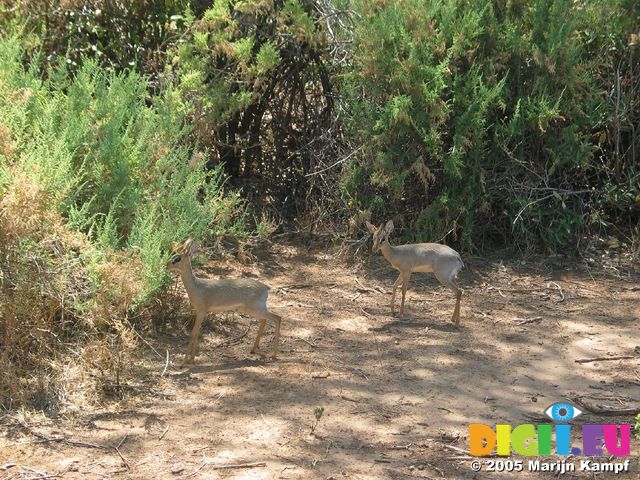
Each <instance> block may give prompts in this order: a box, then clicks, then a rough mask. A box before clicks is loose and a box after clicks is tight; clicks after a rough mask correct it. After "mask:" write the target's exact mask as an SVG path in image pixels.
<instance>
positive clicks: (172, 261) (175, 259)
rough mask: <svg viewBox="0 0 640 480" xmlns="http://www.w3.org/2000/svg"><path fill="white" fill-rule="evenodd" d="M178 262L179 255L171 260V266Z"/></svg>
mask: <svg viewBox="0 0 640 480" xmlns="http://www.w3.org/2000/svg"><path fill="white" fill-rule="evenodd" d="M179 261H180V255H178V256H177V257H176V258H174V259H173V260H171V264H172V265H175V264H176V263H178V262H179Z"/></svg>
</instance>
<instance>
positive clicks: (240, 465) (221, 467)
mask: <svg viewBox="0 0 640 480" xmlns="http://www.w3.org/2000/svg"><path fill="white" fill-rule="evenodd" d="M266 466H267V463H266V462H255V463H235V464H231V465H211V468H212V469H213V470H226V469H229V468H258V467H266Z"/></svg>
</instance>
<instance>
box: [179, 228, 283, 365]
mask: <svg viewBox="0 0 640 480" xmlns="http://www.w3.org/2000/svg"><path fill="white" fill-rule="evenodd" d="M193 250H194V247H193V242H192V240H191V239H189V240H187V241H186V242H185V243H184V244H183V245H182V246H179V247H178V248H176V249H174V252H175V255H174V256H173V258H172V259H171V260H170V261H169V263H168V264H167V267H168V268H169V270H170V271H172V272H177V273H179V274H180V276H181V277H182V282H183V283H184V288H185V290H186V291H187V295H188V296H189V301H190V302H191V306H192V307H193V308H194V310H195V311H196V321H195V324H194V325H193V330H192V331H191V338H190V339H189V347H188V348H187V353H186V356H185V360H184V362H183V364H186V363H191V362H193V360H194V358H195V356H196V350H197V345H198V335H199V333H200V327H201V326H202V321H203V320H204V318H205V317H206V316H207V313H209V312H224V311H229V310H237V311H240V312H242V313H246V314H248V315H251V316H253V317H255V318H257V319H258V320H259V321H260V326H259V327H258V336H257V337H256V341H255V343H254V344H253V348H252V349H251V353H255V352H256V350H257V349H258V347H259V346H260V337H262V333H263V332H264V327H265V325H266V324H267V320H272V321H273V322H274V323H275V326H276V333H275V339H274V344H273V353H272V355H271V356H272V357H273V358H276V355H277V354H278V346H279V342H280V320H281V318H280V316H278V315H276V314H274V313H271V312H270V311H269V310H268V309H267V296H268V295H269V287H268V286H267V285H265V284H263V283H260V282H258V281H256V280H251V279H208V278H198V277H196V276H195V275H194V274H193V270H192V268H191V255H192V254H193V253H194V251H193Z"/></svg>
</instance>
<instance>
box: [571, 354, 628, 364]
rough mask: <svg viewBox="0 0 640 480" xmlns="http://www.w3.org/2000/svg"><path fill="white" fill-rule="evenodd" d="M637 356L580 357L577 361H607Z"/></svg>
mask: <svg viewBox="0 0 640 480" xmlns="http://www.w3.org/2000/svg"><path fill="white" fill-rule="evenodd" d="M631 358H636V356H635V355H611V356H608V357H594V358H578V359H577V360H575V362H576V363H591V362H606V361H609V360H629V359H631Z"/></svg>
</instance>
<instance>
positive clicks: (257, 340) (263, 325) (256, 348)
mask: <svg viewBox="0 0 640 480" xmlns="http://www.w3.org/2000/svg"><path fill="white" fill-rule="evenodd" d="M266 325H267V321H266V320H265V319H264V318H261V319H260V326H259V327H258V335H257V336H256V341H255V343H254V344H253V348H252V349H251V353H256V350H258V347H260V337H262V333H263V332H264V327H265V326H266Z"/></svg>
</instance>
